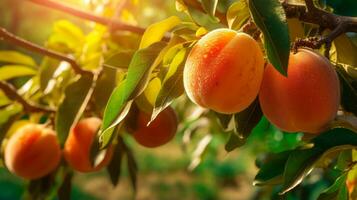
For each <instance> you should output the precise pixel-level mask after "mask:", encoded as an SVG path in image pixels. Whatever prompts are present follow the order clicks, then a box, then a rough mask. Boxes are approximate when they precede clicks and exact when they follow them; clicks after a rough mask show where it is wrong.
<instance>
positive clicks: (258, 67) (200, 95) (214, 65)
mask: <svg viewBox="0 0 357 200" xmlns="http://www.w3.org/2000/svg"><path fill="white" fill-rule="evenodd" d="M263 72H264V57H263V54H262V51H261V49H260V47H259V45H258V43H257V42H256V41H255V40H254V39H253V38H252V37H250V36H249V35H247V34H245V33H240V32H239V33H237V32H236V31H233V30H229V29H223V28H222V29H216V30H214V31H211V32H210V33H208V34H207V35H205V36H204V37H202V38H201V39H200V40H199V41H198V42H197V43H196V44H195V46H194V47H193V48H192V50H191V52H190V54H189V55H188V58H187V61H186V63H185V67H184V72H183V79H184V87H185V91H186V93H187V95H188V97H189V98H190V99H191V100H192V101H193V102H194V103H196V104H198V105H200V106H202V107H205V108H210V109H212V110H214V111H216V112H220V113H226V114H230V113H236V112H240V111H242V110H244V109H245V108H247V107H248V106H249V105H250V104H251V103H252V102H253V101H254V99H255V98H256V97H257V95H258V92H259V88H260V84H261V81H262V78H263Z"/></svg>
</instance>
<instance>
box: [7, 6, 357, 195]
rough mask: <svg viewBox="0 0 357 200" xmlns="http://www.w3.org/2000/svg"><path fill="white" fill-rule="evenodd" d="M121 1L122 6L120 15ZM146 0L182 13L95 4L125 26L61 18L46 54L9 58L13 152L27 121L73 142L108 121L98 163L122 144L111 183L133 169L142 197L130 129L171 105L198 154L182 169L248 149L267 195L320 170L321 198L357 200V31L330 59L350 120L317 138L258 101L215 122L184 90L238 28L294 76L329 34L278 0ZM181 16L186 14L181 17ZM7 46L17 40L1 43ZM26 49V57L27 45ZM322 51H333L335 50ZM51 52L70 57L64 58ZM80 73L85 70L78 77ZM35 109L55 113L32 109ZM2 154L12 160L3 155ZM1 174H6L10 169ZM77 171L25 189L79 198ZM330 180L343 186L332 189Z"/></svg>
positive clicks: (338, 41) (296, 185)
mask: <svg viewBox="0 0 357 200" xmlns="http://www.w3.org/2000/svg"><path fill="white" fill-rule="evenodd" d="M34 2H35V1H34ZM43 2H46V1H45V0H44V1H43ZM122 2H124V4H123V6H118V5H120V4H121V3H122ZM140 2H141V0H140ZM145 2H146V3H145V5H146V4H149V6H151V7H153V9H154V12H159V11H161V12H162V10H164V11H165V9H166V7H165V6H166V4H169V3H170V5H175V6H176V11H174V10H169V9H167V10H168V11H167V12H166V13H165V14H166V15H165V16H163V17H161V20H158V19H156V18H155V17H154V16H151V18H150V19H149V18H147V19H146V18H145V17H143V16H142V13H144V12H142V11H143V10H144V9H143V8H142V7H140V5H139V4H140V3H137V2H136V1H134V0H132V1H124V0H120V1H119V0H112V1H110V3H103V2H102V3H101V2H100V1H98V2H97V3H98V5H92V4H90V5H87V7H86V9H87V12H88V13H89V15H90V14H91V12H98V9H95V7H102V8H103V9H102V10H101V12H100V13H95V14H96V15H95V16H97V17H99V18H100V19H109V21H110V20H113V21H115V22H117V23H119V24H121V23H123V24H124V25H123V24H121V25H122V26H121V27H119V28H117V29H115V25H114V23H113V22H112V23H109V24H105V23H104V24H103V23H100V22H98V21H97V23H93V22H86V23H84V24H81V25H77V24H76V23H73V22H71V21H68V20H58V21H57V22H55V23H54V24H53V27H52V32H51V34H50V35H49V37H48V39H47V40H46V42H45V43H44V44H45V45H44V49H45V51H46V52H45V53H44V52H43V51H42V53H43V54H44V55H43V57H40V56H38V55H37V56H33V55H32V53H28V52H24V51H22V50H19V49H17V48H13V47H12V48H2V50H0V82H1V83H2V84H4V83H6V84H10V85H13V86H14V87H13V89H15V92H16V93H17V94H18V96H14V95H11V94H10V93H9V92H8V91H7V90H5V89H3V87H0V89H1V90H0V143H1V144H2V146H3V145H6V141H7V138H8V137H10V136H11V134H12V133H13V132H14V130H15V129H16V127H17V126H19V124H17V123H19V122H20V121H25V122H29V121H31V122H34V123H41V124H46V125H48V126H52V127H53V128H54V129H55V130H56V132H57V136H58V138H59V141H60V143H61V144H62V145H63V144H64V142H65V140H66V138H67V135H68V133H69V132H70V130H71V128H72V127H73V125H74V124H75V123H77V122H78V120H79V119H80V118H82V117H87V116H98V117H100V118H102V119H103V123H102V126H101V128H100V130H98V137H97V138H96V141H95V142H94V143H93V145H92V151H91V154H92V155H91V159H92V161H93V163H95V162H94V161H95V160H96V159H97V158H98V157H100V153H101V152H102V150H107V147H108V146H110V145H114V155H113V159H112V161H111V162H110V164H109V165H108V166H107V172H108V175H109V179H110V180H111V183H112V184H113V186H116V185H117V184H120V181H119V180H120V177H121V176H122V175H123V173H122V168H123V167H122V166H124V164H126V169H127V171H126V174H125V175H126V176H128V177H129V179H130V182H131V185H132V188H133V190H134V192H135V191H136V190H140V188H138V187H137V185H138V184H137V182H138V181H137V179H138V178H137V174H138V172H139V171H140V170H141V169H143V170H145V168H140V166H138V164H137V160H138V159H137V158H136V157H135V156H136V149H134V148H133V145H132V144H131V143H130V139H127V137H129V138H130V134H129V133H128V131H127V130H126V127H125V124H126V123H132V121H130V120H132V118H131V117H130V116H131V114H133V112H134V111H133V110H134V109H133V107H135V108H136V107H138V108H139V109H141V110H143V111H145V112H146V113H149V114H150V115H151V121H152V120H154V119H155V118H156V117H157V115H158V114H159V113H160V112H161V111H163V110H164V109H165V108H167V107H168V106H172V107H174V108H175V110H176V111H177V114H178V117H179V120H180V126H179V130H178V136H177V137H180V139H179V140H180V143H181V145H182V149H183V151H184V152H186V153H189V156H188V158H187V159H188V161H187V162H183V163H184V164H182V165H185V166H186V167H188V169H189V170H190V171H192V172H193V173H200V170H202V167H205V166H206V165H207V166H209V165H210V164H209V161H210V160H211V159H213V158H212V157H210V154H208V153H207V152H216V151H218V150H216V149H217V148H225V150H226V151H227V152H231V151H233V150H236V149H237V148H239V149H238V150H237V151H240V149H241V148H242V149H244V148H247V147H248V148H250V152H251V153H252V152H253V153H252V154H258V153H259V154H261V155H259V156H258V158H257V161H256V165H257V167H258V168H259V171H258V173H257V175H256V177H255V180H254V184H255V185H256V186H264V187H262V188H263V189H262V188H260V189H259V190H264V189H266V188H268V189H267V191H270V193H271V196H274V195H282V196H284V197H288V199H289V198H290V199H294V197H296V196H297V195H298V191H299V190H304V189H306V188H305V186H306V185H308V184H309V183H310V182H308V180H309V175H310V174H312V173H317V172H316V171H317V170H314V169H318V168H322V169H323V171H324V172H323V174H322V173H320V179H321V180H320V182H319V183H321V184H322V182H323V184H324V186H323V187H321V188H323V189H325V190H323V189H321V188H320V189H319V190H318V191H319V194H317V195H315V196H316V197H317V196H318V197H317V199H319V200H326V199H339V200H344V199H348V197H349V195H351V196H353V197H356V194H357V187H354V188H352V191H350V193H349V192H348V188H347V186H346V181H347V180H349V179H351V177H353V178H355V177H354V176H355V174H356V168H354V167H355V164H356V156H355V155H354V156H353V155H352V149H356V147H357V134H356V133H357V128H356V126H357V124H356V122H352V123H351V122H350V120H349V119H350V118H352V119H355V117H357V107H356V102H357V92H356V91H357V60H356V55H357V42H356V41H357V39H356V38H357V37H356V33H348V34H345V33H343V34H340V36H339V37H337V38H335V40H333V41H332V47H331V51H330V52H329V57H330V62H331V63H332V64H333V65H334V66H335V69H336V71H337V72H338V75H339V78H340V85H341V111H340V115H339V116H338V117H337V118H336V119H335V120H334V122H333V123H332V125H331V127H329V129H328V130H326V131H324V132H322V133H319V135H317V136H316V135H314V136H311V135H309V134H307V133H285V132H283V131H281V130H279V129H278V128H277V127H275V126H274V125H272V124H271V123H270V122H269V121H268V120H267V119H266V118H265V117H264V115H263V113H262V111H261V109H260V105H259V102H258V98H257V99H256V100H255V101H254V102H253V103H252V104H251V105H250V106H249V107H248V108H246V109H245V110H243V111H242V112H239V113H234V114H232V115H226V114H220V113H214V112H213V111H209V110H206V109H203V108H199V107H197V106H195V105H193V104H192V103H190V102H189V101H188V98H186V96H185V95H184V87H183V83H182V82H183V69H184V66H185V61H186V58H187V56H188V55H189V52H190V50H191V47H192V46H193V45H194V44H195V43H196V42H197V41H198V40H199V39H200V38H201V37H202V36H203V35H205V34H206V33H207V32H209V31H211V30H214V29H216V28H221V27H227V28H230V29H233V30H236V31H243V32H246V33H248V34H250V35H252V36H253V38H254V39H255V40H256V41H257V42H258V43H259V45H260V46H261V47H262V50H263V51H264V55H265V57H266V61H267V62H270V63H272V64H273V66H274V67H275V68H276V69H277V70H278V71H279V72H280V73H281V74H283V75H287V71H288V60H289V54H290V49H291V47H293V46H294V44H295V39H296V38H297V37H303V38H310V37H312V36H326V35H327V33H326V32H322V31H319V30H317V29H318V28H317V27H315V26H312V25H311V24H308V23H306V22H305V21H303V20H301V19H294V20H295V21H291V20H292V19H287V17H288V15H286V12H285V10H284V6H283V4H282V3H281V2H280V1H278V0H268V1H261V0H238V1H230V0H175V1H165V4H164V5H150V3H149V2H150V1H145ZM167 2H169V3H167ZM319 5H320V6H321V7H320V8H321V9H325V10H328V11H331V10H332V11H333V12H334V13H336V14H339V15H346V16H347V15H348V16H356V12H355V11H356V4H355V2H354V1H352V0H351V1H346V2H343V3H342V1H326V2H323V1H320V2H319ZM1 6H3V5H1V3H0V7H1ZM304 6H305V5H304ZM155 9H156V10H155ZM173 13H175V16H170V15H173ZM72 14H73V13H72ZM101 17H103V18H101ZM153 19H154V20H153ZM140 20H144V22H145V23H143V24H145V25H147V28H146V29H145V30H143V29H142V28H140V27H137V26H136V25H137V24H139V25H142V24H141V23H139V22H140ZM94 21H95V20H94ZM133 27H134V28H133ZM325 28H326V27H325ZM0 39H1V40H4V42H9V41H10V40H9V41H7V40H6V38H5V37H2V36H1V35H0ZM1 42H2V41H1ZM10 43H11V41H10ZM15 43H16V44H17V45H19V46H22V47H25V48H26V45H25V46H24V44H23V43H21V42H18V41H17V42H15ZM30 45H31V44H30ZM32 45H34V44H32ZM9 49H11V50H9ZM327 49H328V48H327ZM318 50H320V51H324V50H326V46H322V47H319V48H318ZM49 51H50V53H49ZM37 52H38V51H37ZM51 52H55V53H58V54H60V56H53V54H51ZM61 56H62V57H61ZM61 58H62V59H61ZM63 58H64V59H65V60H63ZM66 61H67V62H66ZM72 61H73V62H72ZM76 66H77V67H79V68H80V69H81V70H83V71H79V72H78V70H75V69H76ZM24 102H28V103H27V104H26V103H24ZM31 106H32V107H31ZM29 107H31V108H33V107H35V108H38V107H40V108H48V109H47V111H46V109H42V110H41V109H37V110H36V109H35V110H36V112H31V109H29ZM32 110H34V109H32ZM52 111H54V112H52ZM217 138H219V139H217ZM222 138H223V139H222ZM217 140H225V146H224V145H220V146H219V147H217V146H218V145H216V144H215V142H217ZM128 141H129V142H128ZM215 145H216V146H215ZM223 146H224V147H223ZM1 151H3V148H2V149H1ZM354 153H355V152H354ZM0 156H1V157H0V158H1V159H3V158H2V156H3V152H1V155H0ZM143 162H146V161H143ZM147 162H149V161H147ZM0 163H2V162H0ZM138 163H140V162H138ZM200 164H201V165H200ZM212 165H215V167H216V168H215V169H216V171H215V172H214V173H215V174H216V176H217V177H224V178H223V179H229V177H231V176H235V175H236V174H238V173H241V171H244V170H241V171H240V169H237V168H230V167H231V166H232V165H231V164H230V163H228V164H227V163H224V162H223V164H222V163H221V164H217V163H214V164H212ZM160 167H162V166H159V167H158V168H160ZM331 171H333V172H331ZM0 173H1V174H2V173H4V172H3V170H2V169H1V171H0ZM73 173H74V172H73V171H72V170H71V169H70V168H69V167H68V166H67V165H66V164H65V163H64V162H63V163H61V166H59V167H58V168H57V170H56V171H54V172H53V173H51V174H49V175H48V176H46V177H43V178H41V179H38V180H31V181H29V182H26V184H27V190H26V191H22V192H24V195H25V198H30V199H31V198H32V199H53V198H56V197H57V198H58V199H69V198H70V196H71V195H69V194H70V192H69V190H71V188H73V187H72V185H71V183H72V177H73ZM321 174H322V175H321ZM331 174H333V175H331ZM6 176H7V175H6ZM328 176H333V178H332V180H330V181H329V182H328V183H327V181H325V180H327V178H326V177H328ZM304 180H307V181H306V182H304ZM324 181H325V182H324ZM20 182H21V180H17V179H16V180H15V183H14V184H16V185H18V184H22V183H20ZM316 184H317V183H316ZM157 187H164V186H157ZM192 187H193V188H195V190H196V191H197V193H199V194H200V195H203V196H201V198H202V199H214V198H217V194H216V193H215V191H210V189H209V188H205V187H204V186H202V185H200V184H199V183H192ZM311 187H312V186H311ZM77 192H78V191H77ZM79 193H80V191H79ZM63 194H67V195H63ZM204 194H205V195H207V196H204ZM73 196H75V195H73V194H72V198H74V199H75V197H73ZM88 198H90V197H88ZM295 199H296V198H295Z"/></svg>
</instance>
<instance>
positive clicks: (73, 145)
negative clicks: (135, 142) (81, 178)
mask: <svg viewBox="0 0 357 200" xmlns="http://www.w3.org/2000/svg"><path fill="white" fill-rule="evenodd" d="M101 123H102V121H101V120H100V119H99V118H96V117H91V118H85V119H82V120H81V121H79V122H78V123H77V124H76V125H75V126H74V127H73V129H72V131H71V132H70V134H69V135H68V138H67V140H66V143H65V145H64V150H63V153H64V157H65V159H66V161H67V162H68V164H69V165H70V166H71V167H72V168H73V169H75V170H77V171H80V172H94V171H98V170H100V169H102V168H103V167H104V166H106V165H107V164H108V163H109V161H110V159H111V157H112V154H113V151H112V148H111V147H109V149H108V150H107V152H106V153H105V156H104V159H103V160H102V161H101V162H100V163H99V164H98V165H97V166H95V167H94V166H93V165H92V164H91V162H90V149H91V145H92V143H93V142H94V139H95V136H96V134H97V131H98V130H99V127H100V125H101Z"/></svg>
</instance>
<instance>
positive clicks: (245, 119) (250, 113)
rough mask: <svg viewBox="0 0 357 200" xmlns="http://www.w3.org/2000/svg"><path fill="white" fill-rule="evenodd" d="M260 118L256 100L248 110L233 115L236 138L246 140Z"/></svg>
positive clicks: (260, 112)
mask: <svg viewBox="0 0 357 200" xmlns="http://www.w3.org/2000/svg"><path fill="white" fill-rule="evenodd" d="M262 116H263V113H262V110H261V108H260V105H259V99H258V98H256V99H255V100H254V101H253V103H252V104H251V105H250V106H249V107H248V108H246V109H245V110H243V111H242V112H239V113H237V114H235V115H234V119H235V124H236V131H237V133H238V136H239V137H240V138H247V137H248V136H249V134H250V133H251V132H252V130H253V128H254V127H255V126H256V125H257V124H258V123H259V121H260V119H261V118H262Z"/></svg>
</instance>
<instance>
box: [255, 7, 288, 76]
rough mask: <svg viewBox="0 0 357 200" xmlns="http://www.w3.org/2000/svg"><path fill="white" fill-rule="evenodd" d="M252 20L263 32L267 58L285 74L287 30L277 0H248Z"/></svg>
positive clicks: (282, 12)
mask: <svg viewBox="0 0 357 200" xmlns="http://www.w3.org/2000/svg"><path fill="white" fill-rule="evenodd" d="M249 8H250V12H251V14H252V16H253V19H254V22H255V23H256V24H257V26H258V27H259V29H260V30H261V31H262V32H263V34H264V45H265V48H266V51H267V55H268V59H269V61H270V62H271V63H272V64H273V66H274V67H275V68H276V69H277V70H278V71H279V72H280V73H281V74H283V75H285V76H286V75H287V69H288V61H289V54H290V39H289V30H288V25H287V23H286V16H285V12H284V9H283V7H282V5H281V3H280V1H279V0H249Z"/></svg>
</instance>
